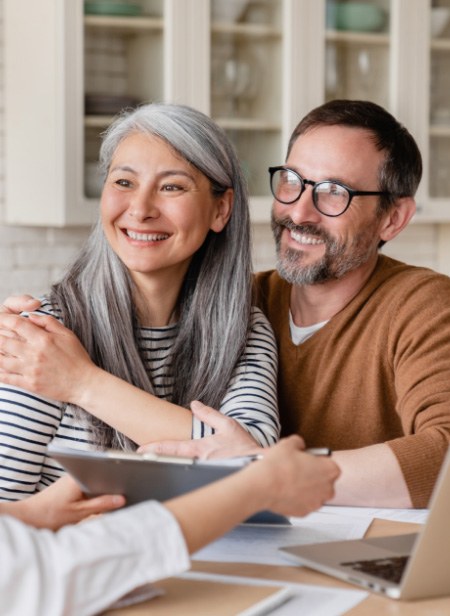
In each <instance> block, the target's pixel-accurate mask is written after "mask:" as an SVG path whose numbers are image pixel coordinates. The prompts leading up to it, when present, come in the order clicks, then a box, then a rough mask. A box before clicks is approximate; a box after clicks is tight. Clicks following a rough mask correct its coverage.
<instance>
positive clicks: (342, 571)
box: [280, 449, 450, 599]
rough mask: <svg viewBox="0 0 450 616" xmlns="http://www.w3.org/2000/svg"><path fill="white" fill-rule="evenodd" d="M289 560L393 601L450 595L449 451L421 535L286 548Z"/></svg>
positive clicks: (284, 550)
mask: <svg viewBox="0 0 450 616" xmlns="http://www.w3.org/2000/svg"><path fill="white" fill-rule="evenodd" d="M280 551H281V552H282V553H283V555H284V556H286V557H287V558H288V559H289V560H291V561H293V562H296V563H298V564H301V565H305V566H307V567H310V568H312V569H315V570H317V571H321V572H322V573H326V574H327V575H331V576H333V577H337V578H340V579H342V580H345V581H346V582H350V583H352V584H357V585H358V586H363V587H364V588H365V589H368V590H370V591H373V592H376V593H380V594H383V595H385V596H388V597H391V598H393V599H424V598H426V597H437V596H442V595H450V449H449V450H448V452H447V455H446V458H445V460H444V463H443V465H442V468H441V471H440V473H439V476H438V479H437V482H436V485H435V488H434V490H433V494H432V497H431V500H430V506H429V513H428V517H427V521H426V524H425V525H424V527H423V529H421V531H420V532H419V533H413V534H406V535H394V536H390V537H374V538H368V539H357V540H353V539H351V540H350V539H348V540H345V541H333V542H325V543H315V544H310V545H298V546H286V547H282V548H280Z"/></svg>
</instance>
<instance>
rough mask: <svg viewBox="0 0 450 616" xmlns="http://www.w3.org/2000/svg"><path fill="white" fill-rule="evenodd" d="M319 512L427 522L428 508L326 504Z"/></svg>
mask: <svg viewBox="0 0 450 616" xmlns="http://www.w3.org/2000/svg"><path fill="white" fill-rule="evenodd" d="M317 513H327V514H331V515H338V516H346V517H347V518H348V517H368V518H370V519H373V518H380V519H381V520H395V521H397V522H414V523H416V524H425V522H426V519H427V515H428V509H390V508H374V507H340V506H339V507H338V506H334V505H325V506H324V507H322V508H321V509H319V511H318V512H317Z"/></svg>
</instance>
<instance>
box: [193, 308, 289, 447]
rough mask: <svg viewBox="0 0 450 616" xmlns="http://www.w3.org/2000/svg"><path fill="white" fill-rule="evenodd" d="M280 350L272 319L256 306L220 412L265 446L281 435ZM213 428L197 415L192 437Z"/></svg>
mask: <svg viewBox="0 0 450 616" xmlns="http://www.w3.org/2000/svg"><path fill="white" fill-rule="evenodd" d="M277 371H278V352H277V345H276V341H275V336H274V333H273V330H272V327H271V326H270V324H269V321H268V320H267V318H266V317H265V316H264V314H263V313H262V312H261V311H260V310H259V309H258V308H255V307H253V308H252V315H251V326H250V333H249V337H248V340H247V346H246V348H245V350H244V353H243V354H242V356H241V357H240V359H239V362H238V364H237V366H236V367H235V369H234V371H233V374H232V377H231V380H230V383H229V386H228V390H227V393H226V394H225V397H224V399H223V400H222V403H221V405H220V409H219V410H220V412H221V413H223V414H224V415H227V416H228V417H232V418H233V419H235V420H236V421H238V422H239V423H240V424H241V425H242V426H243V427H244V428H245V429H246V430H247V431H248V432H249V433H250V434H251V435H252V436H253V438H254V439H256V441H257V442H258V443H259V444H260V445H262V446H263V447H265V446H267V445H273V444H274V443H275V442H276V441H277V440H278V438H279V436H280V422H279V418H278V402H277ZM210 434H213V430H212V429H211V428H210V427H209V426H208V425H206V424H205V423H203V422H201V421H199V420H198V419H197V418H196V417H193V420H192V438H203V437H204V436H209V435H210Z"/></svg>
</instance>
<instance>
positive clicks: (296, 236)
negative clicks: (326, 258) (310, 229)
mask: <svg viewBox="0 0 450 616" xmlns="http://www.w3.org/2000/svg"><path fill="white" fill-rule="evenodd" d="M290 233H291V237H292V239H293V240H295V241H296V242H298V243H299V244H313V245H316V244H325V242H324V240H322V239H319V238H317V237H312V236H311V235H303V234H302V233H296V232H295V231H291V232H290Z"/></svg>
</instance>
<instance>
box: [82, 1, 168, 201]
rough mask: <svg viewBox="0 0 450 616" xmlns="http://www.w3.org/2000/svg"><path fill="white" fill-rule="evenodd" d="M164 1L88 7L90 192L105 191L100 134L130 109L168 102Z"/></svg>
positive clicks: (86, 126)
mask: <svg viewBox="0 0 450 616" xmlns="http://www.w3.org/2000/svg"><path fill="white" fill-rule="evenodd" d="M163 34H164V19H163V2H162V0H139V1H134V0H91V1H85V2H84V111H85V115H84V193H85V197H86V198H88V199H90V198H92V199H96V198H98V197H99V196H100V192H101V178H100V177H99V173H98V166H97V162H98V151H99V146H100V134H101V132H102V131H103V130H105V128H106V127H107V126H108V125H109V124H110V123H111V121H112V119H113V117H114V116H115V115H116V114H117V113H118V112H120V111H121V110H122V109H124V108H128V107H134V106H136V105H138V104H139V103H141V102H147V101H151V100H163V99H164V92H163V83H164V79H163V71H164V54H163Z"/></svg>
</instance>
